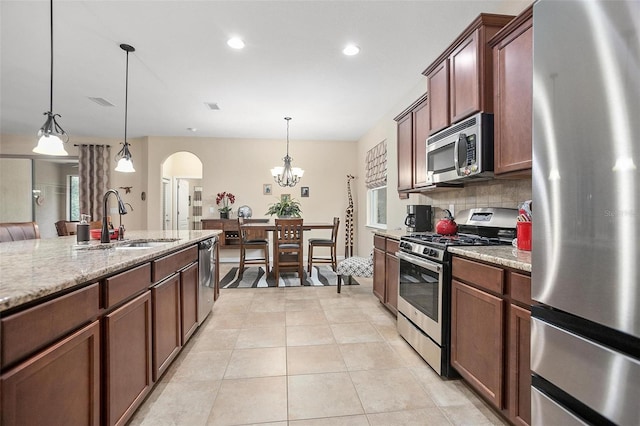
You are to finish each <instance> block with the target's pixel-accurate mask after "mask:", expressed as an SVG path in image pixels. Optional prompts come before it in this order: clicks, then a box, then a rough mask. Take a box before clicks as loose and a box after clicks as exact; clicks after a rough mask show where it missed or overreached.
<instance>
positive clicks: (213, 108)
mask: <svg viewBox="0 0 640 426" xmlns="http://www.w3.org/2000/svg"><path fill="white" fill-rule="evenodd" d="M204 104H205V105H206V106H207V108H209V109H210V110H211V111H218V110H219V109H220V107H219V106H218V104H217V103H215V102H205V103H204Z"/></svg>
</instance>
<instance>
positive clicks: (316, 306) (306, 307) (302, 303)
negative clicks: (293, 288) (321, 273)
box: [285, 299, 322, 312]
mask: <svg viewBox="0 0 640 426" xmlns="http://www.w3.org/2000/svg"><path fill="white" fill-rule="evenodd" d="M321 309H322V306H321V305H320V302H319V301H318V299H286V300H285V310H286V311H287V312H292V311H319V310H321Z"/></svg>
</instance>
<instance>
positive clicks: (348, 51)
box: [342, 44, 360, 56]
mask: <svg viewBox="0 0 640 426" xmlns="http://www.w3.org/2000/svg"><path fill="white" fill-rule="evenodd" d="M342 53H344V54H345V55H347V56H353V55H357V54H358V53H360V48H359V47H358V46H356V45H355V44H347V45H346V46H345V48H344V49H342Z"/></svg>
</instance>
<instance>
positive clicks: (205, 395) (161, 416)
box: [129, 381, 221, 426]
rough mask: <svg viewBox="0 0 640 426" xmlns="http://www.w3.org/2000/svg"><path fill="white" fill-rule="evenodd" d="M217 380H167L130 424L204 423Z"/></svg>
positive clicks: (217, 384)
mask: <svg viewBox="0 0 640 426" xmlns="http://www.w3.org/2000/svg"><path fill="white" fill-rule="evenodd" d="M220 383H221V382H220V381H212V382H191V383H168V384H167V385H166V386H164V388H162V389H158V390H157V391H154V392H157V393H158V396H157V398H155V400H154V401H153V402H150V403H149V404H147V407H146V410H139V412H138V413H136V415H135V416H134V418H133V419H132V420H131V422H130V423H129V425H131V426H147V425H148V426H164V425H167V426H168V425H184V426H191V425H204V424H206V422H207V418H208V417H209V413H210V412H211V407H212V406H213V401H214V399H215V395H216V393H217V391H218V388H219V387H220Z"/></svg>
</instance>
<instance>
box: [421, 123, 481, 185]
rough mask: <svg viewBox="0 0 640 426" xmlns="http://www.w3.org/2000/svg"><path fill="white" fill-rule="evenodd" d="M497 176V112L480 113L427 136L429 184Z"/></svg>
mask: <svg viewBox="0 0 640 426" xmlns="http://www.w3.org/2000/svg"><path fill="white" fill-rule="evenodd" d="M491 177H493V114H486V113H478V114H476V115H473V116H471V117H469V118H467V119H465V120H463V121H461V122H458V123H456V124H454V125H452V126H450V127H447V128H446V129H444V130H441V131H440V132H438V133H436V134H434V135H433V136H431V137H430V138H429V139H427V183H428V184H430V185H434V184H437V183H444V182H448V183H456V182H460V181H463V180H466V179H487V178H491Z"/></svg>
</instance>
